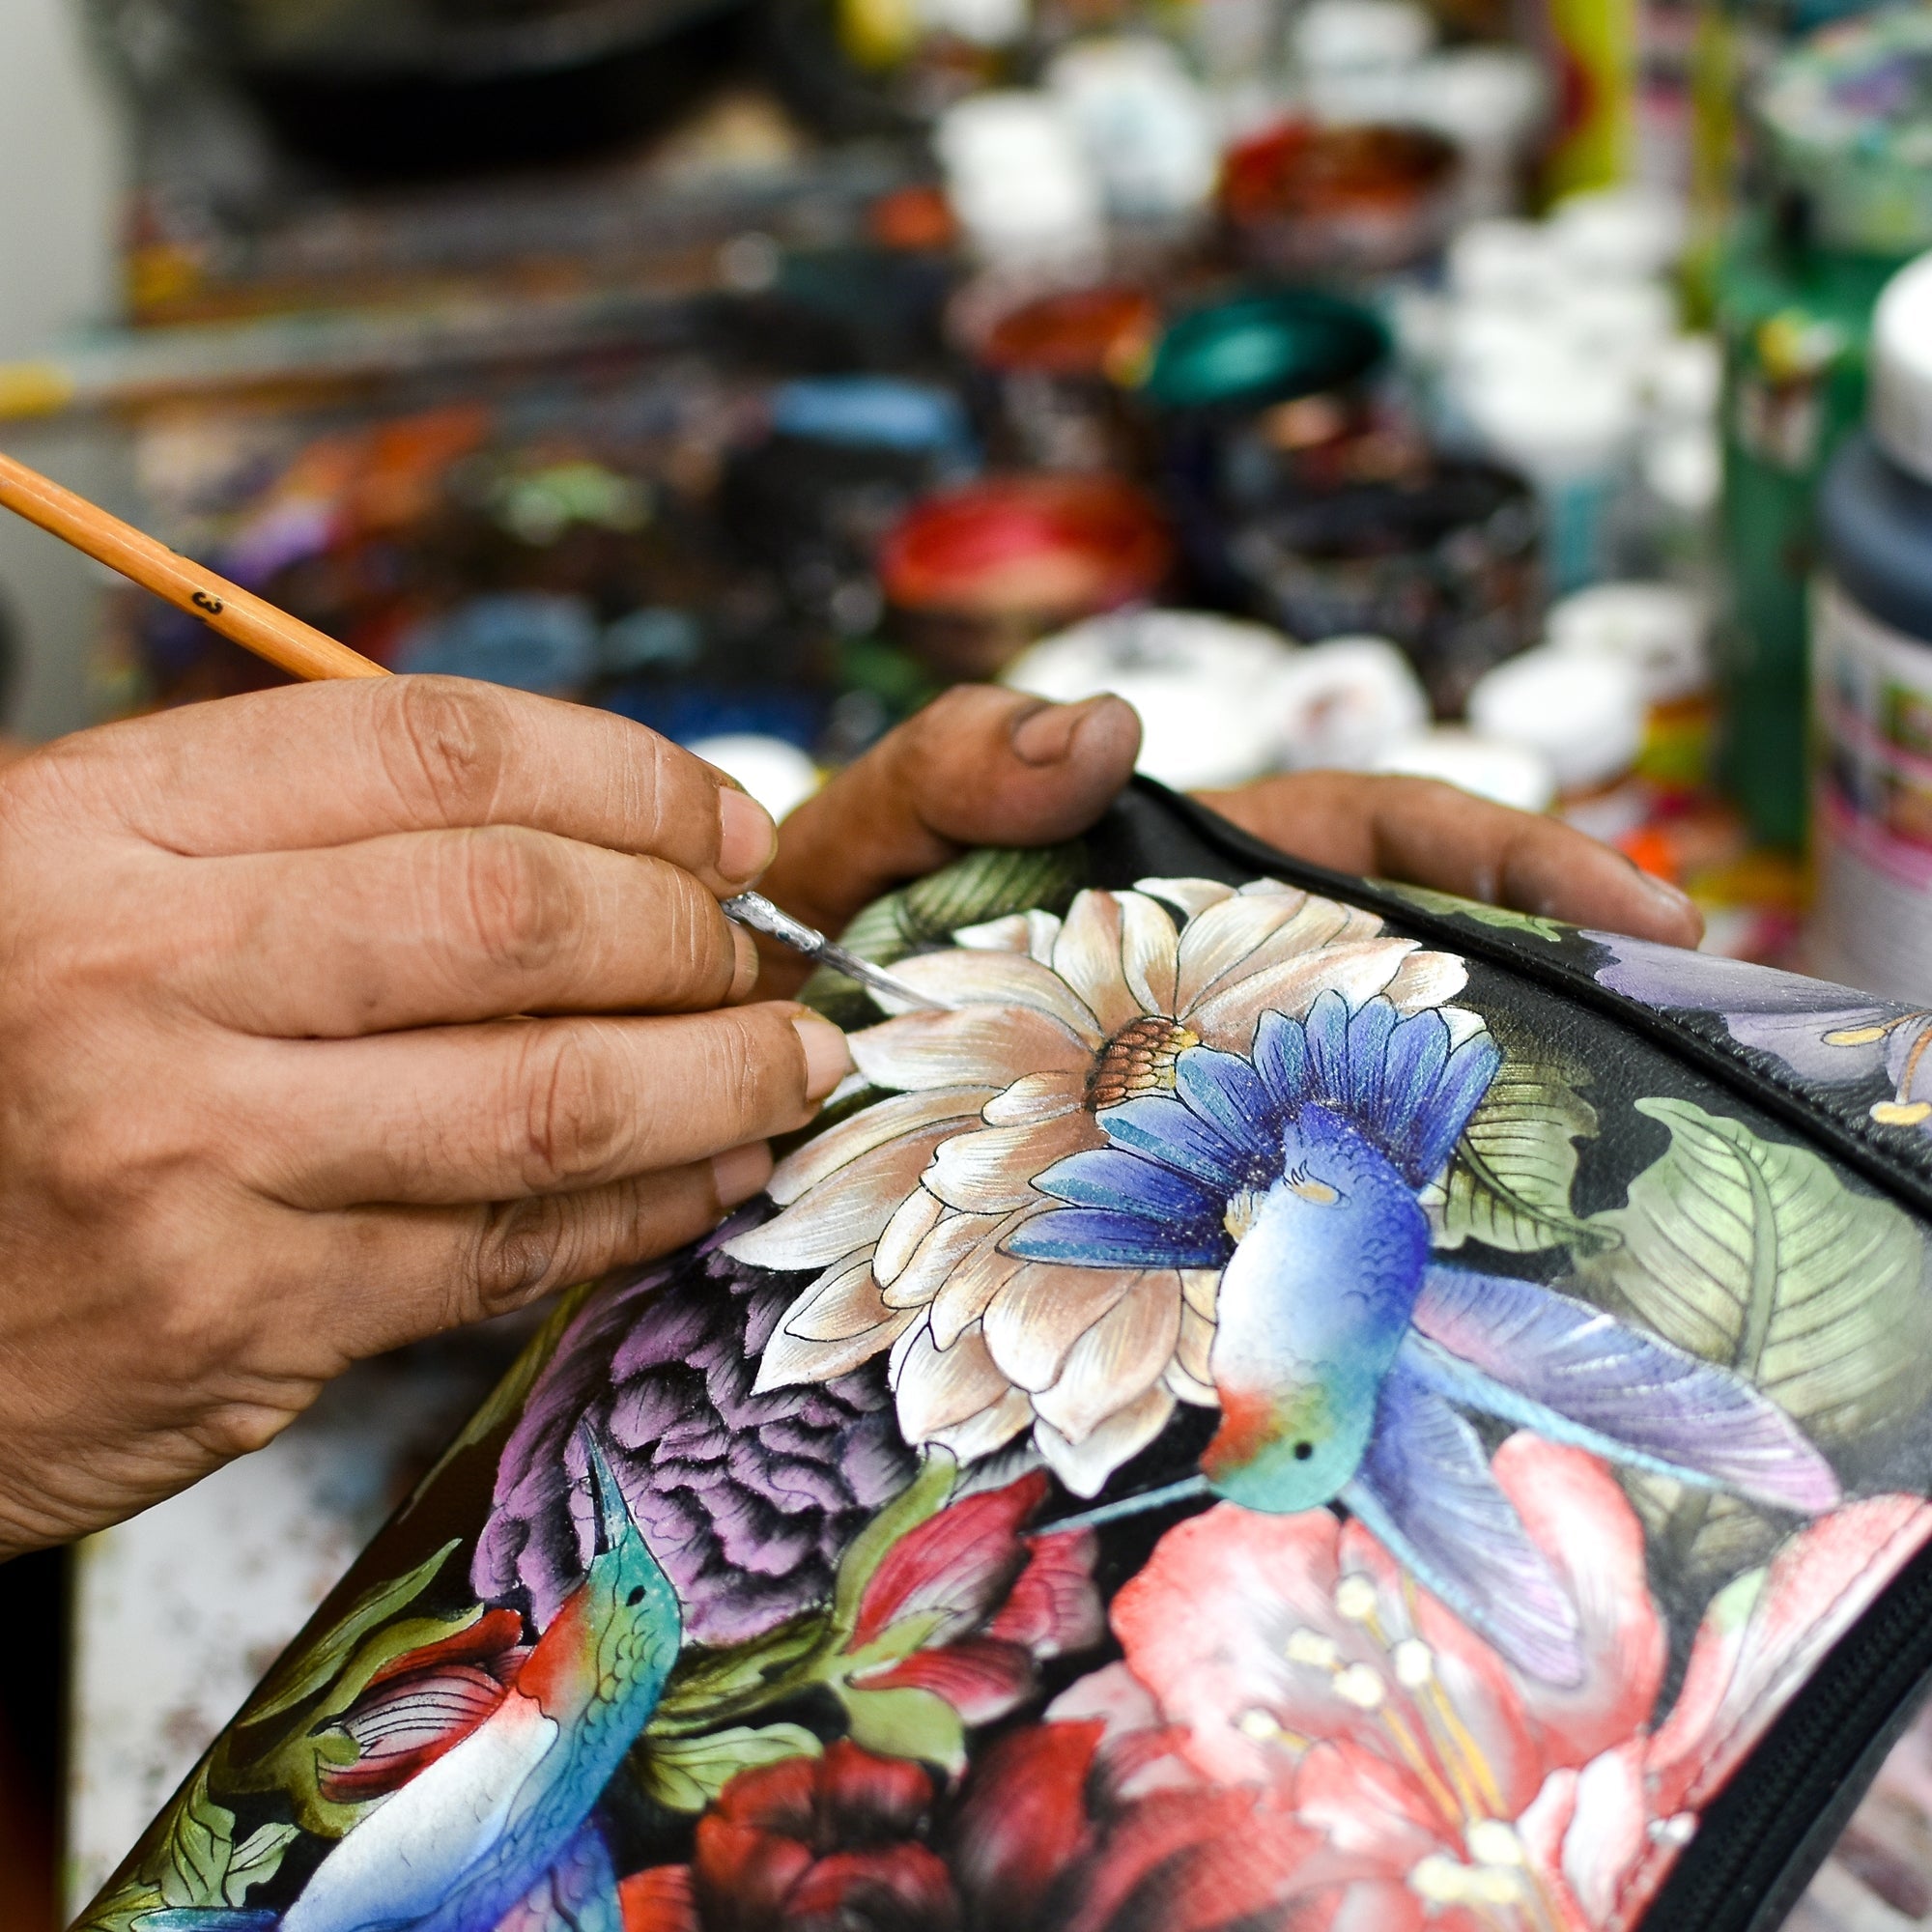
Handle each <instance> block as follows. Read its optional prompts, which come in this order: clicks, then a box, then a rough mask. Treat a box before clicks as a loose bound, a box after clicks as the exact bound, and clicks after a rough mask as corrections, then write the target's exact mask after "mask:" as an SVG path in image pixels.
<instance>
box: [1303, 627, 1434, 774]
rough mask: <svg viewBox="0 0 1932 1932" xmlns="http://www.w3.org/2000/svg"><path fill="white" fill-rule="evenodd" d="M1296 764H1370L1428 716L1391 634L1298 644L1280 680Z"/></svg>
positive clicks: (1344, 768) (1346, 767) (1351, 768)
mask: <svg viewBox="0 0 1932 1932" xmlns="http://www.w3.org/2000/svg"><path fill="white" fill-rule="evenodd" d="M1274 690H1275V698H1274V703H1275V708H1276V710H1277V713H1278V715H1279V717H1280V720H1281V739H1282V752H1283V760H1284V762H1285V763H1286V764H1288V765H1289V766H1290V768H1291V769H1293V770H1297V771H1305V770H1310V769H1315V768H1320V769H1321V770H1325V771H1340V772H1365V771H1369V770H1371V769H1373V767H1374V765H1375V761H1376V759H1377V758H1378V757H1379V756H1380V755H1381V753H1383V752H1385V751H1386V750H1387V749H1388V748H1389V746H1391V745H1393V744H1396V743H1399V742H1400V741H1401V740H1402V739H1404V738H1409V737H1413V736H1414V735H1415V733H1416V732H1418V731H1420V730H1422V729H1423V727H1424V726H1425V725H1427V724H1428V723H1429V699H1428V697H1427V696H1426V695H1425V694H1424V692H1423V689H1422V685H1421V682H1420V680H1419V679H1418V678H1417V677H1416V675H1415V669H1414V667H1413V666H1412V665H1410V663H1409V661H1408V659H1407V658H1406V657H1405V656H1404V655H1403V653H1402V652H1401V651H1400V650H1398V649H1397V648H1396V646H1395V645H1394V644H1392V643H1391V642H1390V641H1389V640H1388V639H1386V638H1330V639H1328V640H1327V641H1326V642H1325V643H1320V644H1311V645H1310V646H1309V647H1308V648H1307V649H1306V650H1301V651H1296V652H1295V653H1294V655H1293V657H1292V658H1290V659H1289V661H1288V663H1287V664H1286V665H1285V666H1284V667H1283V668H1282V670H1281V672H1280V675H1279V676H1278V677H1277V678H1276V680H1275V686H1274Z"/></svg>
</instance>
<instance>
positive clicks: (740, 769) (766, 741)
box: [684, 731, 818, 818]
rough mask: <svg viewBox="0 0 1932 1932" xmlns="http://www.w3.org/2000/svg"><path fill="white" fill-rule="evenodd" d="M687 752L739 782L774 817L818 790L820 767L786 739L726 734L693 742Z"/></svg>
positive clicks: (754, 733)
mask: <svg viewBox="0 0 1932 1932" xmlns="http://www.w3.org/2000/svg"><path fill="white" fill-rule="evenodd" d="M684 749H685V750H686V751H687V752H689V753H692V755H693V756H694V757H698V758H702V759H703V760H704V762H705V763H706V764H707V765H716V766H717V767H718V769H719V770H720V771H721V772H723V773H725V776H726V777H727V778H734V779H736V780H737V781H738V782H739V783H740V784H741V785H743V786H744V787H745V789H746V790H747V791H748V792H750V793H751V794H752V796H753V798H754V799H756V800H757V801H758V803H759V804H760V805H762V806H763V807H764V808H765V810H767V811H769V812H770V813H771V815H772V816H773V817H774V818H782V817H783V816H784V815H785V813H786V812H788V811H791V810H794V809H795V808H796V807H798V806H801V805H803V804H804V803H805V802H806V800H807V799H809V798H810V796H811V795H812V793H813V792H815V791H816V790H817V789H818V767H817V766H816V765H814V764H813V763H812V762H811V760H810V757H808V756H807V755H806V753H803V752H801V751H800V750H799V748H798V747H797V746H796V745H793V744H790V743H788V742H787V741H786V740H785V739H783V738H768V737H766V736H765V735H764V734H763V733H762V732H759V731H726V732H722V733H721V734H720V735H719V736H717V737H715V738H697V739H694V740H693V742H692V743H690V744H689V745H687V746H686V747H685V748H684Z"/></svg>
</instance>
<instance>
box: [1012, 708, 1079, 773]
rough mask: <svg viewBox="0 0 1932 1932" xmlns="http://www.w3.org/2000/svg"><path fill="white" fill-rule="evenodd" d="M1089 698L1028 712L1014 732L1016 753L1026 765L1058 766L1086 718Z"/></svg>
mask: <svg viewBox="0 0 1932 1932" xmlns="http://www.w3.org/2000/svg"><path fill="white" fill-rule="evenodd" d="M1093 702H1094V700H1093V699H1092V698H1091V697H1090V698H1088V699H1087V700H1086V702H1085V703H1082V704H1042V705H1041V706H1040V707H1039V709H1038V710H1037V711H1029V712H1028V713H1027V714H1026V716H1025V717H1024V718H1022V719H1021V720H1020V721H1019V723H1018V724H1017V725H1014V726H1013V730H1012V747H1013V752H1014V754H1015V755H1016V756H1017V757H1018V758H1019V760H1020V762H1021V763H1022V764H1026V765H1057V764H1059V763H1060V762H1061V760H1062V759H1063V758H1065V756H1066V753H1067V752H1068V751H1069V750H1070V749H1071V748H1072V745H1073V734H1074V732H1075V731H1077V730H1078V729H1079V728H1080V721H1081V719H1082V718H1084V717H1085V716H1086V715H1087V707H1088V705H1090V704H1092V703H1093Z"/></svg>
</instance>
